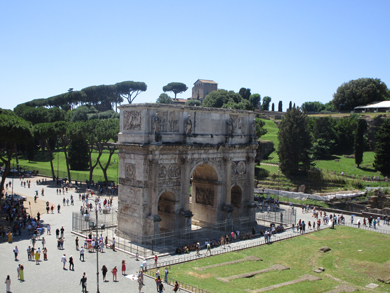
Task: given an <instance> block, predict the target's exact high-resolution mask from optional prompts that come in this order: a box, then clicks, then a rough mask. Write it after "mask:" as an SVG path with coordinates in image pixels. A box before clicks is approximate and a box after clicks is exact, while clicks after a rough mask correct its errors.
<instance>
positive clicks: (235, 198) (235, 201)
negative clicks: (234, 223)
mask: <svg viewBox="0 0 390 293" xmlns="http://www.w3.org/2000/svg"><path fill="white" fill-rule="evenodd" d="M241 201H242V191H241V188H240V187H239V186H237V185H234V186H233V188H232V190H231V202H232V206H233V208H234V210H233V219H238V218H239V217H240V208H241Z"/></svg>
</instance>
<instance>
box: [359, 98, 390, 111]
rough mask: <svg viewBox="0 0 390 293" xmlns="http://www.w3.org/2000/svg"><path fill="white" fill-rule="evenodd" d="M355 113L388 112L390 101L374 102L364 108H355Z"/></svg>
mask: <svg viewBox="0 0 390 293" xmlns="http://www.w3.org/2000/svg"><path fill="white" fill-rule="evenodd" d="M353 110H354V112H355V113H365V112H389V110H390V101H382V102H375V103H372V104H368V105H366V106H357V107H355V108H354V109H353Z"/></svg>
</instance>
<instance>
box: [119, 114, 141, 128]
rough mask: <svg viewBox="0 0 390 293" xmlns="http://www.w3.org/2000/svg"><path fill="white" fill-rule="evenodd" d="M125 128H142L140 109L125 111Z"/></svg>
mask: <svg viewBox="0 0 390 293" xmlns="http://www.w3.org/2000/svg"><path fill="white" fill-rule="evenodd" d="M123 129H124V130H141V113H140V111H126V112H124V113H123Z"/></svg>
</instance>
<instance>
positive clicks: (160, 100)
mask: <svg viewBox="0 0 390 293" xmlns="http://www.w3.org/2000/svg"><path fill="white" fill-rule="evenodd" d="M156 103H158V104H172V98H171V97H170V96H168V95H167V94H166V93H162V94H160V96H159V97H158V99H157V101H156Z"/></svg>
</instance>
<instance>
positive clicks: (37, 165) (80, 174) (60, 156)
mask: <svg viewBox="0 0 390 293" xmlns="http://www.w3.org/2000/svg"><path fill="white" fill-rule="evenodd" d="M53 155H54V160H53V165H54V172H55V175H56V176H57V167H58V170H59V172H58V174H59V177H60V178H64V177H66V176H68V175H67V171H66V164H65V156H64V153H63V152H59V153H54V154H53ZM97 155H98V154H97V153H93V154H92V157H93V158H94V159H95V162H96V158H97ZM39 157H41V156H38V158H39ZM100 160H101V161H102V162H104V164H103V165H105V164H106V162H107V160H108V153H103V155H102V156H101V158H100ZM114 161H115V163H114ZM13 163H15V164H16V161H15V160H13ZM19 166H20V168H21V169H25V170H30V171H32V170H38V171H39V174H41V175H46V176H50V177H51V168H50V162H49V161H48V160H45V159H35V161H31V162H29V161H28V160H25V159H21V158H19ZM117 174H118V154H114V155H113V156H112V158H111V163H110V166H109V167H108V170H107V175H108V180H110V181H115V182H117V181H118V179H117V178H118V176H117ZM71 176H72V180H79V181H85V180H88V178H89V170H87V171H72V170H71ZM93 180H94V181H95V182H97V181H104V176H103V172H102V170H101V168H100V166H99V165H97V166H96V168H95V170H94V172H93Z"/></svg>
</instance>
